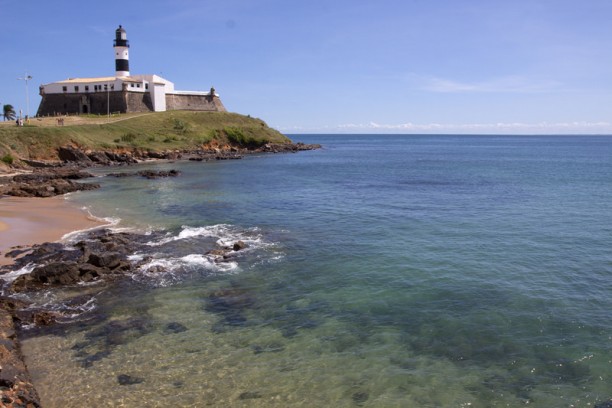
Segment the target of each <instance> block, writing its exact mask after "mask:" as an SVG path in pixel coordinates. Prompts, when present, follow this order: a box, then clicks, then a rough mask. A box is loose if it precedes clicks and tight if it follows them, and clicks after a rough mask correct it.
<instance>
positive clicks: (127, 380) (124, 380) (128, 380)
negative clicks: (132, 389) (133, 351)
mask: <svg viewBox="0 0 612 408" xmlns="http://www.w3.org/2000/svg"><path fill="white" fill-rule="evenodd" d="M143 381H144V379H143V378H140V377H132V376H131V375H128V374H119V375H118V376H117V382H118V383H119V385H133V384H140V383H142V382H143Z"/></svg>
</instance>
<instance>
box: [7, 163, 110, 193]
mask: <svg viewBox="0 0 612 408" xmlns="http://www.w3.org/2000/svg"><path fill="white" fill-rule="evenodd" d="M88 177H92V175H91V174H90V173H86V172H83V171H80V170H78V169H45V170H44V171H35V172H34V173H30V174H19V175H17V176H14V177H13V178H12V180H11V183H10V184H8V185H6V186H4V187H3V193H4V194H7V195H12V196H16V197H52V196H56V195H61V194H66V193H71V192H74V191H82V190H92V189H96V188H99V187H100V185H99V184H89V183H77V182H75V181H74V180H80V179H83V178H88Z"/></svg>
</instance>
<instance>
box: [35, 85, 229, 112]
mask: <svg viewBox="0 0 612 408" xmlns="http://www.w3.org/2000/svg"><path fill="white" fill-rule="evenodd" d="M109 108H110V109H109ZM166 110H194V111H211V112H226V109H225V106H223V103H222V102H221V99H219V98H218V97H217V96H207V95H190V94H166ZM108 111H110V112H111V113H116V112H120V113H127V112H152V111H153V103H152V101H151V95H150V94H149V93H148V92H129V91H126V90H123V91H111V92H108V95H107V93H106V92H95V93H94V92H92V93H65V94H43V95H42V100H41V102H40V106H39V107H38V112H37V115H38V116H55V115H65V114H71V115H73V114H88V113H91V114H99V115H106V113H107V112H108Z"/></svg>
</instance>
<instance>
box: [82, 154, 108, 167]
mask: <svg viewBox="0 0 612 408" xmlns="http://www.w3.org/2000/svg"><path fill="white" fill-rule="evenodd" d="M87 157H89V160H91V161H92V162H94V163H96V164H103V165H108V164H110V163H111V161H110V159H109V158H108V156H107V155H106V153H104V152H91V153H89V154H88V155H87Z"/></svg>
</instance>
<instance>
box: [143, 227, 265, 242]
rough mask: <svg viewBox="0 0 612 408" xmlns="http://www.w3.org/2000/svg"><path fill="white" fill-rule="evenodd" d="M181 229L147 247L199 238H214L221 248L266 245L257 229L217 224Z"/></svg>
mask: <svg viewBox="0 0 612 408" xmlns="http://www.w3.org/2000/svg"><path fill="white" fill-rule="evenodd" d="M181 228H182V230H181V231H180V232H179V233H178V234H176V235H172V234H171V233H169V234H168V235H167V236H165V237H164V238H162V239H160V240H157V241H150V242H148V243H147V245H149V246H161V245H164V244H168V243H170V242H174V241H180V240H187V239H199V238H216V243H217V245H219V246H221V247H231V246H232V245H233V244H234V243H235V242H238V241H242V242H244V243H245V244H247V247H249V248H253V247H255V248H259V247H262V246H266V245H267V243H266V242H265V241H264V240H263V238H262V236H261V234H260V233H259V228H257V227H254V228H250V229H246V230H241V229H238V228H236V227H235V226H232V225H229V224H217V225H210V226H204V227H190V226H186V225H183V226H182V227H181Z"/></svg>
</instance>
